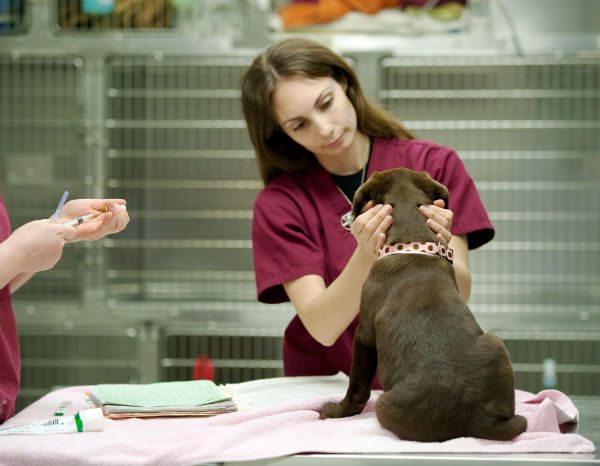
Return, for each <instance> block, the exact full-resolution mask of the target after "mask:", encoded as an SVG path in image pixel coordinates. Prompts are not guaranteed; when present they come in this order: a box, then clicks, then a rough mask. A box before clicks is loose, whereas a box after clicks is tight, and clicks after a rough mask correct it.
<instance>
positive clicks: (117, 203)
mask: <svg viewBox="0 0 600 466" xmlns="http://www.w3.org/2000/svg"><path fill="white" fill-rule="evenodd" d="M90 214H99V215H98V216H97V217H95V218H92V219H89V220H85V221H84V222H83V223H81V224H80V225H77V226H76V227H75V236H74V237H73V238H72V239H70V240H69V241H70V242H75V241H82V240H89V241H94V240H97V239H100V238H102V237H104V236H106V235H110V234H112V233H117V232H119V231H121V230H123V229H124V228H125V227H126V226H127V224H128V223H129V214H128V213H127V209H126V208H125V201H124V200H123V199H75V200H73V201H69V202H67V203H66V204H65V206H64V207H63V210H62V212H61V215H60V217H59V219H58V221H59V222H60V223H65V222H67V221H69V220H73V219H75V218H77V217H83V216H84V215H90Z"/></svg>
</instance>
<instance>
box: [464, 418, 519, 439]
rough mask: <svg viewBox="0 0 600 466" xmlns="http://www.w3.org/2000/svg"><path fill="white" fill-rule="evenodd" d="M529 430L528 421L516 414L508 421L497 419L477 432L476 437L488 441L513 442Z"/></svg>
mask: <svg viewBox="0 0 600 466" xmlns="http://www.w3.org/2000/svg"><path fill="white" fill-rule="evenodd" d="M525 429H527V419H525V418H524V417H523V416H519V415H518V414H515V415H514V416H512V417H510V418H508V419H496V420H495V421H494V422H491V423H486V425H485V426H480V427H479V428H478V429H477V430H476V432H477V433H476V434H475V436H477V437H480V438H485V439H488V440H512V439H514V438H515V437H516V436H517V435H520V434H522V433H523V432H525Z"/></svg>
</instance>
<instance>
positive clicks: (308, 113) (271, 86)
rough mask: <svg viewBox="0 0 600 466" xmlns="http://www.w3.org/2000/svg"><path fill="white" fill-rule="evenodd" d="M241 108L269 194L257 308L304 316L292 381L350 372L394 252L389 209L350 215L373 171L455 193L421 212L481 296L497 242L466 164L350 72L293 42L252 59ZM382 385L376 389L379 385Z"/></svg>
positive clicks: (290, 339)
mask: <svg viewBox="0 0 600 466" xmlns="http://www.w3.org/2000/svg"><path fill="white" fill-rule="evenodd" d="M242 106H243V111H244V117H245V120H246V124H247V127H248V133H249V135H250V139H251V141H252V144H253V146H254V149H255V152H256V159H257V162H258V166H259V170H260V173H261V176H262V178H263V181H264V183H265V187H264V189H263V190H262V191H261V192H260V194H259V195H258V197H257V199H256V202H255V204H254V216H253V224H252V242H253V255H254V270H255V275H256V283H257V291H258V299H259V300H260V301H262V302H265V303H280V302H285V301H288V300H289V301H291V302H292V304H293V305H294V308H295V310H296V313H297V315H296V316H295V317H294V318H293V319H292V321H291V322H290V324H289V325H288V327H287V329H286V331H285V336H284V346H283V362H284V371H285V374H286V375H330V374H336V373H337V372H338V371H343V372H345V373H346V374H348V372H349V369H350V363H351V361H352V339H353V336H354V331H355V329H356V326H357V324H358V311H359V303H360V294H361V289H362V285H363V283H364V281H365V279H366V277H367V275H368V273H369V270H370V268H371V266H372V265H373V263H374V262H375V261H376V260H377V250H378V249H379V248H380V247H381V246H382V245H383V243H384V242H385V232H386V231H387V229H388V228H389V226H390V224H391V221H392V218H391V216H390V215H389V214H390V212H391V206H389V205H383V206H381V205H377V206H373V205H371V204H367V205H366V206H365V208H364V209H363V212H362V214H361V215H359V216H358V217H357V218H356V220H355V221H354V222H353V223H352V219H351V218H349V216H348V211H349V210H350V206H351V200H352V197H353V196H354V192H356V189H357V188H358V186H359V185H360V184H361V183H362V182H364V181H365V180H366V179H368V178H369V176H370V175H371V174H372V173H373V172H374V171H381V170H386V169H391V168H395V167H406V168H410V169H412V170H417V171H420V170H425V171H427V172H428V173H429V174H430V175H431V176H432V177H433V178H434V179H435V180H437V181H439V182H440V183H442V184H444V185H445V186H446V187H447V188H448V189H449V191H450V202H451V206H452V210H451V211H450V210H448V209H445V208H444V207H445V205H444V203H443V202H442V201H441V200H438V201H435V202H434V204H433V205H429V206H421V208H420V210H421V212H422V214H423V215H424V217H426V219H427V220H426V221H427V223H428V224H429V226H430V228H431V229H432V230H433V231H434V232H436V233H437V235H438V238H439V239H440V241H442V242H443V243H445V244H448V245H449V246H450V248H452V249H453V250H454V269H455V274H456V280H457V284H458V288H459V291H460V294H461V296H462V298H463V300H464V301H467V300H468V298H469V295H470V290H471V275H470V270H469V260H468V250H469V249H474V248H477V247H479V246H481V245H483V244H485V243H486V242H488V241H489V240H491V239H492V237H493V235H494V229H493V226H492V224H491V222H490V220H489V218H488V216H487V213H486V211H485V209H484V207H483V204H482V202H481V200H480V197H479V194H478V193H477V190H476V188H475V185H474V183H473V180H472V179H471V177H470V176H469V174H468V173H467V171H466V170H465V167H464V165H463V163H462V161H461V160H460V158H459V157H458V155H457V154H456V153H455V152H454V151H453V150H451V149H449V148H447V147H442V146H439V145H437V144H435V143H432V142H428V141H421V140H417V139H415V138H414V136H413V135H412V134H411V133H410V132H409V131H408V130H406V129H405V128H404V127H403V126H402V125H401V124H400V123H398V122H397V121H396V120H395V119H394V118H393V117H392V116H391V115H389V114H388V113H387V112H385V111H384V110H382V109H380V108H378V107H376V106H374V105H372V104H371V103H370V102H368V101H367V100H366V98H365V96H364V95H363V93H362V91H361V88H360V84H359V83H358V80H357V78H356V75H355V74H354V72H353V71H352V69H351V68H350V67H349V66H348V64H347V63H346V62H345V61H344V60H343V59H342V58H341V57H339V56H338V55H336V54H334V53H333V52H331V51H330V50H329V49H327V48H326V47H324V46H322V45H320V44H318V43H316V42H313V41H309V40H306V39H301V38H292V39H285V40H283V41H281V42H278V43H276V44H273V45H272V46H271V47H269V48H268V49H267V50H266V51H265V52H264V53H261V54H260V55H259V56H258V57H256V59H255V60H254V62H253V64H252V65H251V66H250V68H249V69H248V70H247V72H246V74H245V75H244V77H243V80H242ZM374 386H375V387H377V381H376V382H375V385H374Z"/></svg>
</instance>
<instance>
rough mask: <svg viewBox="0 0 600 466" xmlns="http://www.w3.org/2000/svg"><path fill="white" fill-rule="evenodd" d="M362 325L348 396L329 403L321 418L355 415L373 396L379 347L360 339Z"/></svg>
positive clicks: (355, 349)
mask: <svg viewBox="0 0 600 466" xmlns="http://www.w3.org/2000/svg"><path fill="white" fill-rule="evenodd" d="M359 330H360V326H359V329H357V332H356V335H355V336H354V345H353V346H354V347H353V354H352V367H351V368H350V383H349V385H348V391H347V392H346V397H345V398H344V399H343V400H342V401H340V402H339V403H327V404H326V405H325V406H324V407H323V409H322V410H321V415H320V416H319V417H320V418H321V419H327V418H331V417H333V418H339V417H347V416H354V415H355V414H359V413H360V412H362V410H363V408H364V407H365V405H366V404H367V401H369V398H370V396H371V384H372V383H373V378H374V377H375V372H377V349H376V348H375V347H374V346H366V345H364V344H363V343H362V342H361V341H360V336H359V335H360V331H359Z"/></svg>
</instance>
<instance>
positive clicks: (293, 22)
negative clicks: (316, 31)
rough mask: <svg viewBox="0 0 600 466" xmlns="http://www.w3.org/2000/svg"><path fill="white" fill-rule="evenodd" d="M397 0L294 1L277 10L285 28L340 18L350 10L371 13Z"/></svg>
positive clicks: (397, 3) (398, 2) (392, 5)
mask: <svg viewBox="0 0 600 466" xmlns="http://www.w3.org/2000/svg"><path fill="white" fill-rule="evenodd" d="M400 4H401V1H399V0H320V1H319V2H318V3H294V4H291V5H286V6H284V7H282V8H281V9H280V10H279V16H281V19H282V20H283V24H284V26H285V27H286V28H289V27H295V26H307V25H310V24H321V23H328V22H330V21H334V20H336V19H338V18H341V17H342V16H344V15H345V14H346V13H348V12H350V11H360V12H361V13H366V14H369V15H373V14H375V13H377V12H379V11H380V10H383V9H384V8H392V7H397V6H400Z"/></svg>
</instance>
